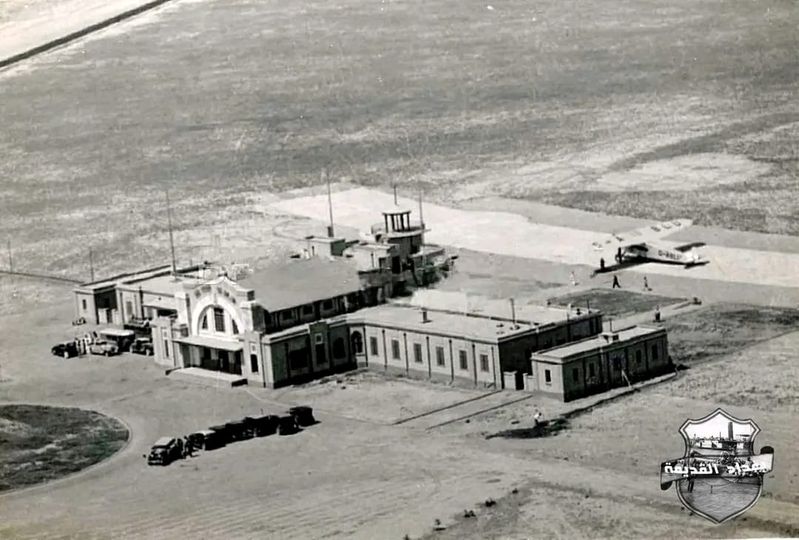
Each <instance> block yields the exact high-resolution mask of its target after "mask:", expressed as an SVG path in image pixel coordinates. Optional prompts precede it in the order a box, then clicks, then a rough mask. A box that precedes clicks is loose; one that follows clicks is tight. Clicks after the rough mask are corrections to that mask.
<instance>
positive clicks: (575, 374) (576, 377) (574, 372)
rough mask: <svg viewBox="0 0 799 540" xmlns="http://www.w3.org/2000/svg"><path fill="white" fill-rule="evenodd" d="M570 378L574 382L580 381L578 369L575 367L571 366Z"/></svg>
mask: <svg viewBox="0 0 799 540" xmlns="http://www.w3.org/2000/svg"><path fill="white" fill-rule="evenodd" d="M572 380H573V381H574V382H580V370H579V369H577V368H572Z"/></svg>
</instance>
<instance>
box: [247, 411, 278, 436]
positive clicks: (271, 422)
mask: <svg viewBox="0 0 799 540" xmlns="http://www.w3.org/2000/svg"><path fill="white" fill-rule="evenodd" d="M245 420H247V419H246V418H245ZM250 420H251V421H252V423H253V425H254V426H255V436H256V437H266V436H267V435H272V434H273V433H275V432H277V426H278V424H279V423H280V417H279V416H275V415H274V414H267V415H266V416H256V417H255V418H251V419H250Z"/></svg>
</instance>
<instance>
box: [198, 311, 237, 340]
mask: <svg viewBox="0 0 799 540" xmlns="http://www.w3.org/2000/svg"><path fill="white" fill-rule="evenodd" d="M213 311H214V330H215V331H217V332H220V333H225V331H226V326H225V310H224V309H222V308H220V307H215V308H213ZM230 324H231V325H232V330H233V333H234V334H238V333H239V327H238V325H237V324H236V321H234V320H233V319H230ZM200 328H201V329H203V330H208V313H205V314H204V315H203V318H202V321H200Z"/></svg>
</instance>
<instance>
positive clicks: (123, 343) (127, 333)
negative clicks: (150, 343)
mask: <svg viewBox="0 0 799 540" xmlns="http://www.w3.org/2000/svg"><path fill="white" fill-rule="evenodd" d="M100 339H102V340H103V341H110V342H111V343H114V344H116V346H117V349H118V350H119V352H121V353H123V352H127V351H129V350H130V346H131V345H132V344H133V341H134V340H135V339H136V334H135V333H134V332H133V331H132V330H120V329H118V328H103V329H102V330H100Z"/></svg>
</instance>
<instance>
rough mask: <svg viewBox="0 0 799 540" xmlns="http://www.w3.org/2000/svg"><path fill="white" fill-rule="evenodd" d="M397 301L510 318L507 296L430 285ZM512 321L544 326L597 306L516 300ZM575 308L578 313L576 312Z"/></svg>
mask: <svg viewBox="0 0 799 540" xmlns="http://www.w3.org/2000/svg"><path fill="white" fill-rule="evenodd" d="M399 302H403V303H408V304H410V305H413V306H417V307H424V308H427V309H428V310H443V311H451V312H460V313H469V314H472V315H476V316H481V317H486V318H488V317H492V318H498V319H506V320H512V318H513V312H512V311H511V306H510V299H507V300H497V299H492V298H485V297H483V296H472V295H467V294H464V293H461V292H449V291H437V290H434V289H419V290H417V291H415V292H414V295H413V296H412V297H410V298H409V299H407V300H404V301H403V300H400V301H399ZM514 310H515V311H516V321H517V322H523V323H527V324H532V325H539V326H545V325H548V324H555V323H560V322H564V321H566V320H567V319H569V318H576V317H581V316H584V315H588V314H597V313H599V311H598V310H595V309H587V308H585V307H581V306H576V307H573V308H572V310H571V311H569V309H568V308H567V307H565V306H545V305H536V304H523V303H520V302H516V303H515V306H514ZM578 311H579V314H578Z"/></svg>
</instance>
